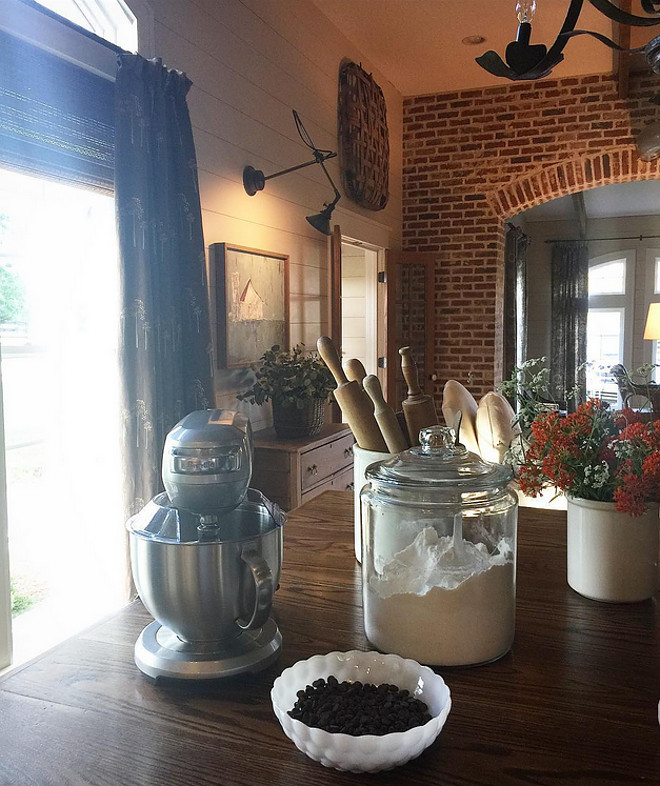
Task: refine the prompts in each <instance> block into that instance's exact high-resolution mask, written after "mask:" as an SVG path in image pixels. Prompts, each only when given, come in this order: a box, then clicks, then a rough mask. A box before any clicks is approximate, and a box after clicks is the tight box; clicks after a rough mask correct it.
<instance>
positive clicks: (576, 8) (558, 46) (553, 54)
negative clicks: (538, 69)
mask: <svg viewBox="0 0 660 786" xmlns="http://www.w3.org/2000/svg"><path fill="white" fill-rule="evenodd" d="M582 4H583V0H571V4H570V5H569V7H568V11H567V12H566V17H565V18H564V23H563V24H562V26H561V30H560V31H559V34H558V35H557V38H556V39H555V42H554V44H553V45H552V46H551V47H550V49H548V54H547V55H546V56H545V57H544V58H543V59H544V60H545V61H547V62H548V64H551V65H550V68H554V66H555V65H556V64H557V63H560V62H561V60H559V59H558V55H561V53H562V52H563V50H564V47H565V46H566V44H567V43H568V33H571V32H573V30H575V25H576V24H577V23H578V19H579V18H580V12H581V11H582ZM562 59H563V55H562ZM540 65H541V63H539V66H540Z"/></svg>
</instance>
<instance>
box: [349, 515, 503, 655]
mask: <svg viewBox="0 0 660 786" xmlns="http://www.w3.org/2000/svg"><path fill="white" fill-rule="evenodd" d="M364 619H365V630H366V634H367V638H368V639H369V641H370V642H371V643H372V644H373V645H374V646H375V647H377V648H378V649H380V650H382V651H384V652H393V653H396V654H397V655H401V656H402V657H406V658H414V659H415V660H417V661H420V662H421V663H428V664H432V665H442V666H459V665H468V664H476V663H485V662H487V661H489V660H493V659H495V658H498V657H499V656H501V655H503V654H504V653H505V652H507V650H508V649H509V648H510V646H511V644H512V642H513V634H514V624H515V576H514V561H513V544H512V543H511V542H510V540H509V539H502V540H501V541H500V542H499V544H498V546H497V548H496V549H495V550H494V553H492V554H489V553H488V551H487V549H486V547H485V546H484V545H483V544H480V543H478V544H474V543H471V542H469V541H466V540H463V541H462V544H461V548H460V550H459V549H456V548H455V546H454V539H453V538H452V537H446V536H445V537H440V536H439V535H438V533H437V532H436V530H435V529H434V528H433V527H425V528H424V529H423V530H422V531H421V532H419V533H418V535H417V537H416V538H415V540H414V541H413V542H412V543H411V544H410V545H409V546H407V547H406V548H404V549H403V550H402V551H400V552H398V553H397V554H395V555H394V556H393V557H392V559H391V560H389V561H388V562H387V563H385V564H384V565H383V567H382V571H381V572H380V573H379V574H373V575H372V576H371V577H370V578H369V581H368V582H367V584H366V586H365V592H364Z"/></svg>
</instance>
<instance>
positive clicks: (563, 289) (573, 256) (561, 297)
mask: <svg viewBox="0 0 660 786" xmlns="http://www.w3.org/2000/svg"><path fill="white" fill-rule="evenodd" d="M588 283H589V251H588V244H587V243H586V241H556V242H554V243H553V244H552V357H551V362H550V382H551V385H552V387H553V389H554V393H555V396H556V397H557V398H559V399H563V398H564V392H565V391H567V390H571V389H572V388H573V387H574V386H576V385H577V386H578V388H579V389H580V393H581V397H582V398H584V396H585V394H586V374H585V370H584V363H585V362H586V360H587V313H588V311H589V290H588ZM573 403H574V402H572V401H567V402H566V404H567V406H569V407H570V408H572V404H573Z"/></svg>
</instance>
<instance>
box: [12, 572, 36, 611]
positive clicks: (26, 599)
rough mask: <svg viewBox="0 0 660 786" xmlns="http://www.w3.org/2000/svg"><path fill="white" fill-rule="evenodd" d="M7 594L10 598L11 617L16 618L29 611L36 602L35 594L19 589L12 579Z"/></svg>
mask: <svg viewBox="0 0 660 786" xmlns="http://www.w3.org/2000/svg"><path fill="white" fill-rule="evenodd" d="M9 594H10V597H11V616H12V617H18V615H19V614H22V613H23V612H24V611H28V609H31V608H32V607H33V606H34V605H35V603H36V602H37V600H38V597H37V595H35V593H31V592H29V591H27V590H22V589H19V588H18V587H17V586H16V583H15V582H14V580H13V579H12V580H11V581H10V582H9Z"/></svg>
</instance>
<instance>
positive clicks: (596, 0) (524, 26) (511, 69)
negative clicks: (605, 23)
mask: <svg viewBox="0 0 660 786" xmlns="http://www.w3.org/2000/svg"><path fill="white" fill-rule="evenodd" d="M588 1H589V2H590V3H591V5H592V6H594V8H596V10H598V11H599V12H600V13H601V14H603V15H604V16H606V17H607V18H608V19H611V20H612V21H614V22H618V23H619V24H623V25H629V26H631V27H651V26H653V25H657V24H660V0H641V4H642V9H643V10H644V12H645V13H647V14H651V16H636V15H634V14H629V13H627V12H625V11H622V10H621V9H620V8H617V6H615V5H614V4H613V3H611V2H610V1H609V0H588ZM583 2H584V0H571V2H570V5H569V7H568V11H567V12H566V18H565V19H564V23H563V25H562V27H561V30H560V31H559V34H558V35H557V38H556V40H555V42H554V43H553V44H552V45H551V46H550V47H549V48H548V47H546V45H545V44H532V43H530V41H531V34H532V19H533V17H534V12H535V11H536V0H518V2H517V3H516V15H517V17H518V34H517V36H516V40H515V41H512V42H511V43H510V44H509V45H508V46H507V48H506V52H505V59H506V62H505V61H504V60H502V58H501V57H500V56H499V55H498V54H497V52H493V51H492V50H491V51H488V52H485V53H484V54H483V55H481V57H477V58H476V61H477V63H479V65H480V66H481V67H482V68H483V69H485V70H486V71H488V72H489V73H490V74H493V76H498V77H503V78H505V79H511V80H523V79H541V78H542V77H544V76H548V74H550V73H551V72H552V69H553V68H554V67H555V66H556V65H558V64H559V63H561V61H562V60H563V59H564V54H563V50H564V47H565V46H566V44H567V43H568V40H569V38H572V37H573V36H578V35H590V36H592V37H593V38H596V39H597V40H598V41H600V42H601V43H603V44H605V45H607V46H609V47H610V48H611V49H616V50H618V51H620V52H623V51H626V52H644V55H645V57H646V60H647V62H648V63H649V65H650V66H651V68H652V69H653V70H654V71H656V73H658V69H659V68H660V55H659V49H660V47H659V41H660V37H656V38H654V39H653V40H652V41H650V42H649V43H648V44H647V45H646V46H643V47H638V48H637V49H624V48H623V47H621V46H619V45H618V44H617V43H615V42H614V41H612V40H611V39H609V38H607V36H604V35H602V34H601V33H595V32H593V31H591V30H578V29H576V25H577V23H578V20H579V17H580V12H581V11H582V5H583Z"/></svg>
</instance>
